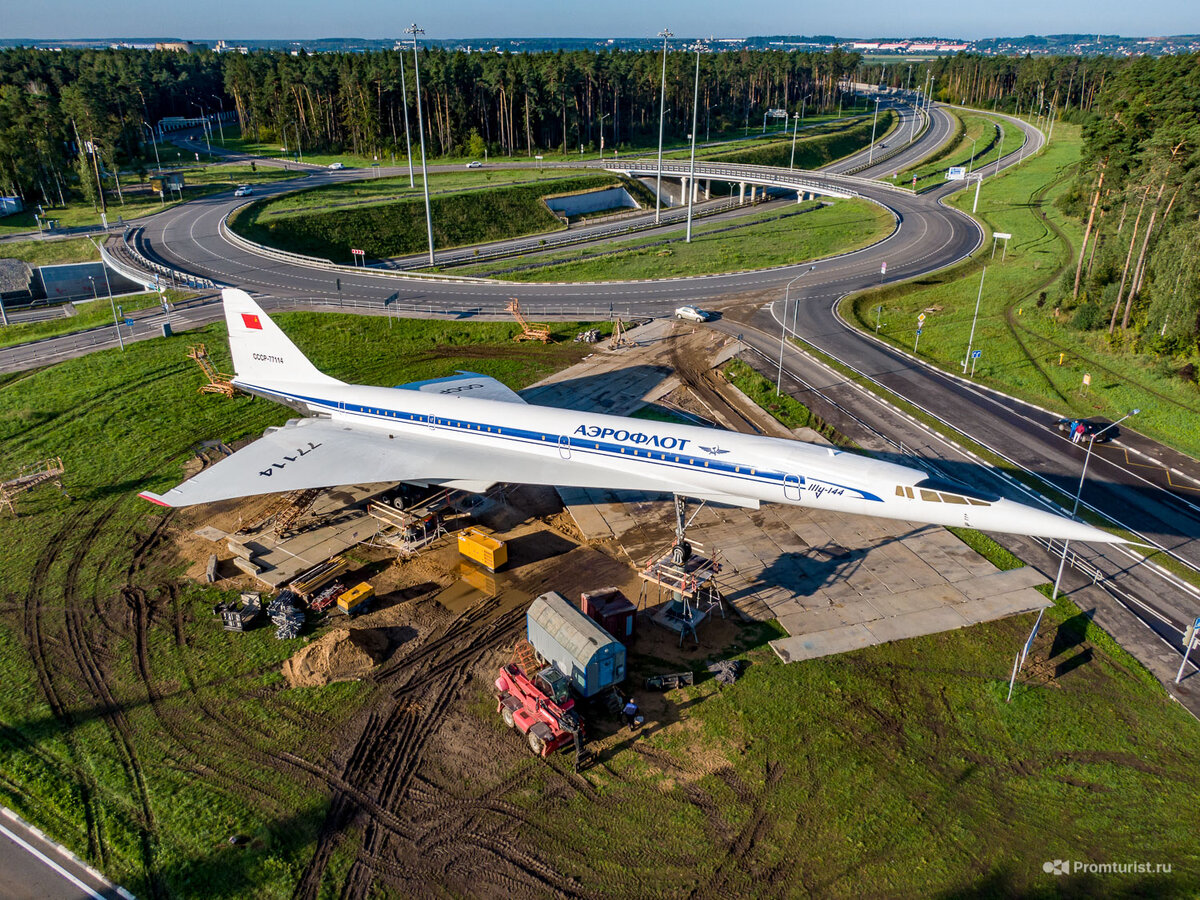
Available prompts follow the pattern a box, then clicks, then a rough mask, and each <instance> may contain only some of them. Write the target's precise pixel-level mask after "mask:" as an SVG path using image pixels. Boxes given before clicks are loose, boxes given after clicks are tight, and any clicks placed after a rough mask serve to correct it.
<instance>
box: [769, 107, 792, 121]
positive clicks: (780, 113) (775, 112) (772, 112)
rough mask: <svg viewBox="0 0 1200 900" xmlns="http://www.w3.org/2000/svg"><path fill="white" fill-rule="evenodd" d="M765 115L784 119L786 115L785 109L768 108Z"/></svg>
mask: <svg viewBox="0 0 1200 900" xmlns="http://www.w3.org/2000/svg"><path fill="white" fill-rule="evenodd" d="M767 115H768V116H770V117H771V118H772V119H786V118H787V116H788V114H787V110H786V109H768V110H767Z"/></svg>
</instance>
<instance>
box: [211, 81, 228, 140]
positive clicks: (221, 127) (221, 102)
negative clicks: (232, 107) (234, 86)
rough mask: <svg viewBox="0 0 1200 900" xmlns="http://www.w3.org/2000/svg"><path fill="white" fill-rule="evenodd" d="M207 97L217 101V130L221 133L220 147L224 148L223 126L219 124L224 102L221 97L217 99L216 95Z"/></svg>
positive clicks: (223, 110)
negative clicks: (218, 110)
mask: <svg viewBox="0 0 1200 900" xmlns="http://www.w3.org/2000/svg"><path fill="white" fill-rule="evenodd" d="M208 96H210V97H212V98H213V99H214V100H216V101H217V107H218V109H220V112H218V113H217V128H218V130H219V131H220V132H221V146H222V147H224V146H225V126H224V125H223V124H222V123H221V114H222V113H224V112H225V101H224V100H223V99H222V98H221V97H218V96H217V95H216V94H209V95H208Z"/></svg>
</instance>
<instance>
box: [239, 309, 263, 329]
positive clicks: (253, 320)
mask: <svg viewBox="0 0 1200 900" xmlns="http://www.w3.org/2000/svg"><path fill="white" fill-rule="evenodd" d="M242 324H243V325H245V326H246V327H247V328H253V329H255V330H257V331H262V322H260V321H259V320H258V316H256V315H252V314H250V313H242Z"/></svg>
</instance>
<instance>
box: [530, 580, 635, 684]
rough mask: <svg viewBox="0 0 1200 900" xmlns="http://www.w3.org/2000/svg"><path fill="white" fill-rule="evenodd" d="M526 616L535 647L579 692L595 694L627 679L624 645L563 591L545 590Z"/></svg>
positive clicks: (531, 639)
mask: <svg viewBox="0 0 1200 900" xmlns="http://www.w3.org/2000/svg"><path fill="white" fill-rule="evenodd" d="M525 620H526V635H527V637H528V639H529V643H530V644H532V645H533V648H534V650H536V651H537V653H538V655H539V656H540V657H541V658H542V659H544V660H546V661H547V662H549V663H553V664H554V665H555V666H556V667H557V668H558V670H559V671H560V672H562V673H563V674H564V675H565V676H567V680H568V681H570V683H571V687H572V688H574V689H575V691H576V692H577V693H578V694H579V695H580V696H583V697H595V696H597V695H599V694H601V693H603V692H605V691H608V690H610V689H611V688H613V687H614V686H615V685H617V684H620V683H621V682H622V681H624V680H625V645H624V644H622V643H621V642H620V641H618V640H617V639H616V638H614V637H613V636H612V635H611V634H609V633H608V632H607V631H605V630H604V629H603V628H601V627H600V625H598V624H597V623H596V622H593V621H592V620H591V619H589V618H588V617H587V616H585V615H584V614H583V612H582V611H581V610H579V609H577V608H576V607H575V606H574V605H573V604H572V603H571V601H570V600H568V599H567V598H566V597H564V596H563V595H562V594H560V593H558V592H557V591H549V592H548V593H545V594H542V595H541V596H540V597H538V598H537V599H536V600H534V601H533V603H532V605H531V606H530V607H529V612H528V613H526V616H525Z"/></svg>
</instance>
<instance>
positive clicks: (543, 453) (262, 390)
mask: <svg viewBox="0 0 1200 900" xmlns="http://www.w3.org/2000/svg"><path fill="white" fill-rule="evenodd" d="M235 383H237V384H238V385H239V386H240V387H243V388H244V389H245V390H248V391H250V392H251V393H256V394H259V395H261V396H264V397H268V398H270V399H273V400H277V401H281V402H286V403H288V404H289V405H291V406H294V407H299V408H302V409H304V410H306V411H307V412H308V413H309V414H311V415H314V416H328V417H330V418H332V419H334V420H335V421H338V420H340V421H345V422H346V423H347V424H348V425H353V427H354V428H356V429H358V428H361V429H372V430H377V431H381V432H386V433H389V434H393V435H395V436H396V437H400V436H402V435H413V436H417V435H419V436H421V437H423V438H425V439H426V440H428V439H431V438H432V439H435V440H438V441H446V442H462V443H464V444H468V445H470V446H471V447H474V448H476V449H479V448H495V449H497V450H505V451H509V452H517V453H520V454H523V455H526V456H529V457H532V458H539V457H540V458H545V459H554V460H556V461H557V462H559V463H561V461H564V460H565V461H570V460H578V461H581V462H586V463H587V464H588V465H589V466H590V467H593V468H594V467H603V468H610V469H612V470H613V471H615V472H617V471H619V472H625V473H636V474H638V475H639V476H641V477H642V478H643V479H645V480H648V481H652V482H653V483H655V484H660V485H661V488H660V490H662V491H663V492H664V493H678V494H682V495H686V496H692V497H700V498H709V499H713V500H716V501H721V502H728V503H733V504H738V505H751V506H755V505H757V502H768V503H786V504H793V505H800V506H812V507H819V508H822V509H829V510H836V511H839V512H846V513H857V514H863V515H870V516H880V517H884V518H893V519H902V520H909V521H914V522H925V523H930V524H936V525H951V526H959V527H965V528H978V529H983V530H988V531H1006V532H1016V533H1021V534H1037V535H1042V536H1045V537H1057V538H1066V539H1072V540H1075V539H1078V540H1096V539H1097V535H1102V534H1103V532H1099V531H1097V530H1096V529H1093V528H1092V527H1091V526H1088V525H1085V524H1083V523H1078V522H1073V521H1071V520H1069V519H1066V518H1063V517H1062V516H1058V515H1054V514H1052V513H1048V512H1043V511H1041V510H1037V509H1034V508H1032V507H1028V506H1025V505H1024V504H1021V503H1016V502H1014V501H1011V500H1006V499H1000V498H997V497H994V496H987V495H981V494H978V493H977V492H975V491H973V490H972V489H970V488H968V487H966V486H965V485H958V486H956V485H953V484H946V483H940V484H938V485H927V486H926V487H918V486H917V485H918V484H920V483H921V482H926V481H928V480H929V479H930V476H929V474H928V473H927V472H925V471H923V470H921V469H917V468H910V467H907V466H901V465H896V464H894V463H889V462H884V461H881V460H876V459H872V458H870V457H866V456H861V455H858V454H855V453H850V452H846V451H843V450H839V449H836V448H833V447H822V446H817V445H815V444H808V443H804V442H801V441H794V440H785V439H780V438H770V437H760V436H756V435H745V434H738V433H735V432H730V431H724V430H720V429H715V428H700V427H696V426H689V425H674V424H667V423H661V422H654V421H648V420H640V419H631V418H626V417H621V416H611V415H604V414H599V413H587V412H576V411H573V410H563V409H555V408H551V407H545V406H534V405H530V404H524V403H513V402H503V401H498V400H484V399H477V398H472V397H468V396H449V397H448V396H445V395H442V394H437V393H424V392H422V391H419V390H406V389H402V388H385V387H369V386H361V385H348V384H292V383H277V384H271V385H262V384H257V385H256V384H253V383H248V382H247V381H246V380H243V379H237V380H236V382H235ZM396 452H401V453H402V452H404V449H403V443H400V444H399V445H398V446H397V450H396ZM558 468H559V466H556V469H558ZM525 480H528V479H525ZM543 483H555V484H563V485H569V484H570V481H569V480H564V479H562V478H561V477H556V478H555V479H554V480H553V482H543ZM956 487H957V488H961V490H962V492H963V493H958V492H956V490H955V488H956ZM747 501H749V502H747Z"/></svg>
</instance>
